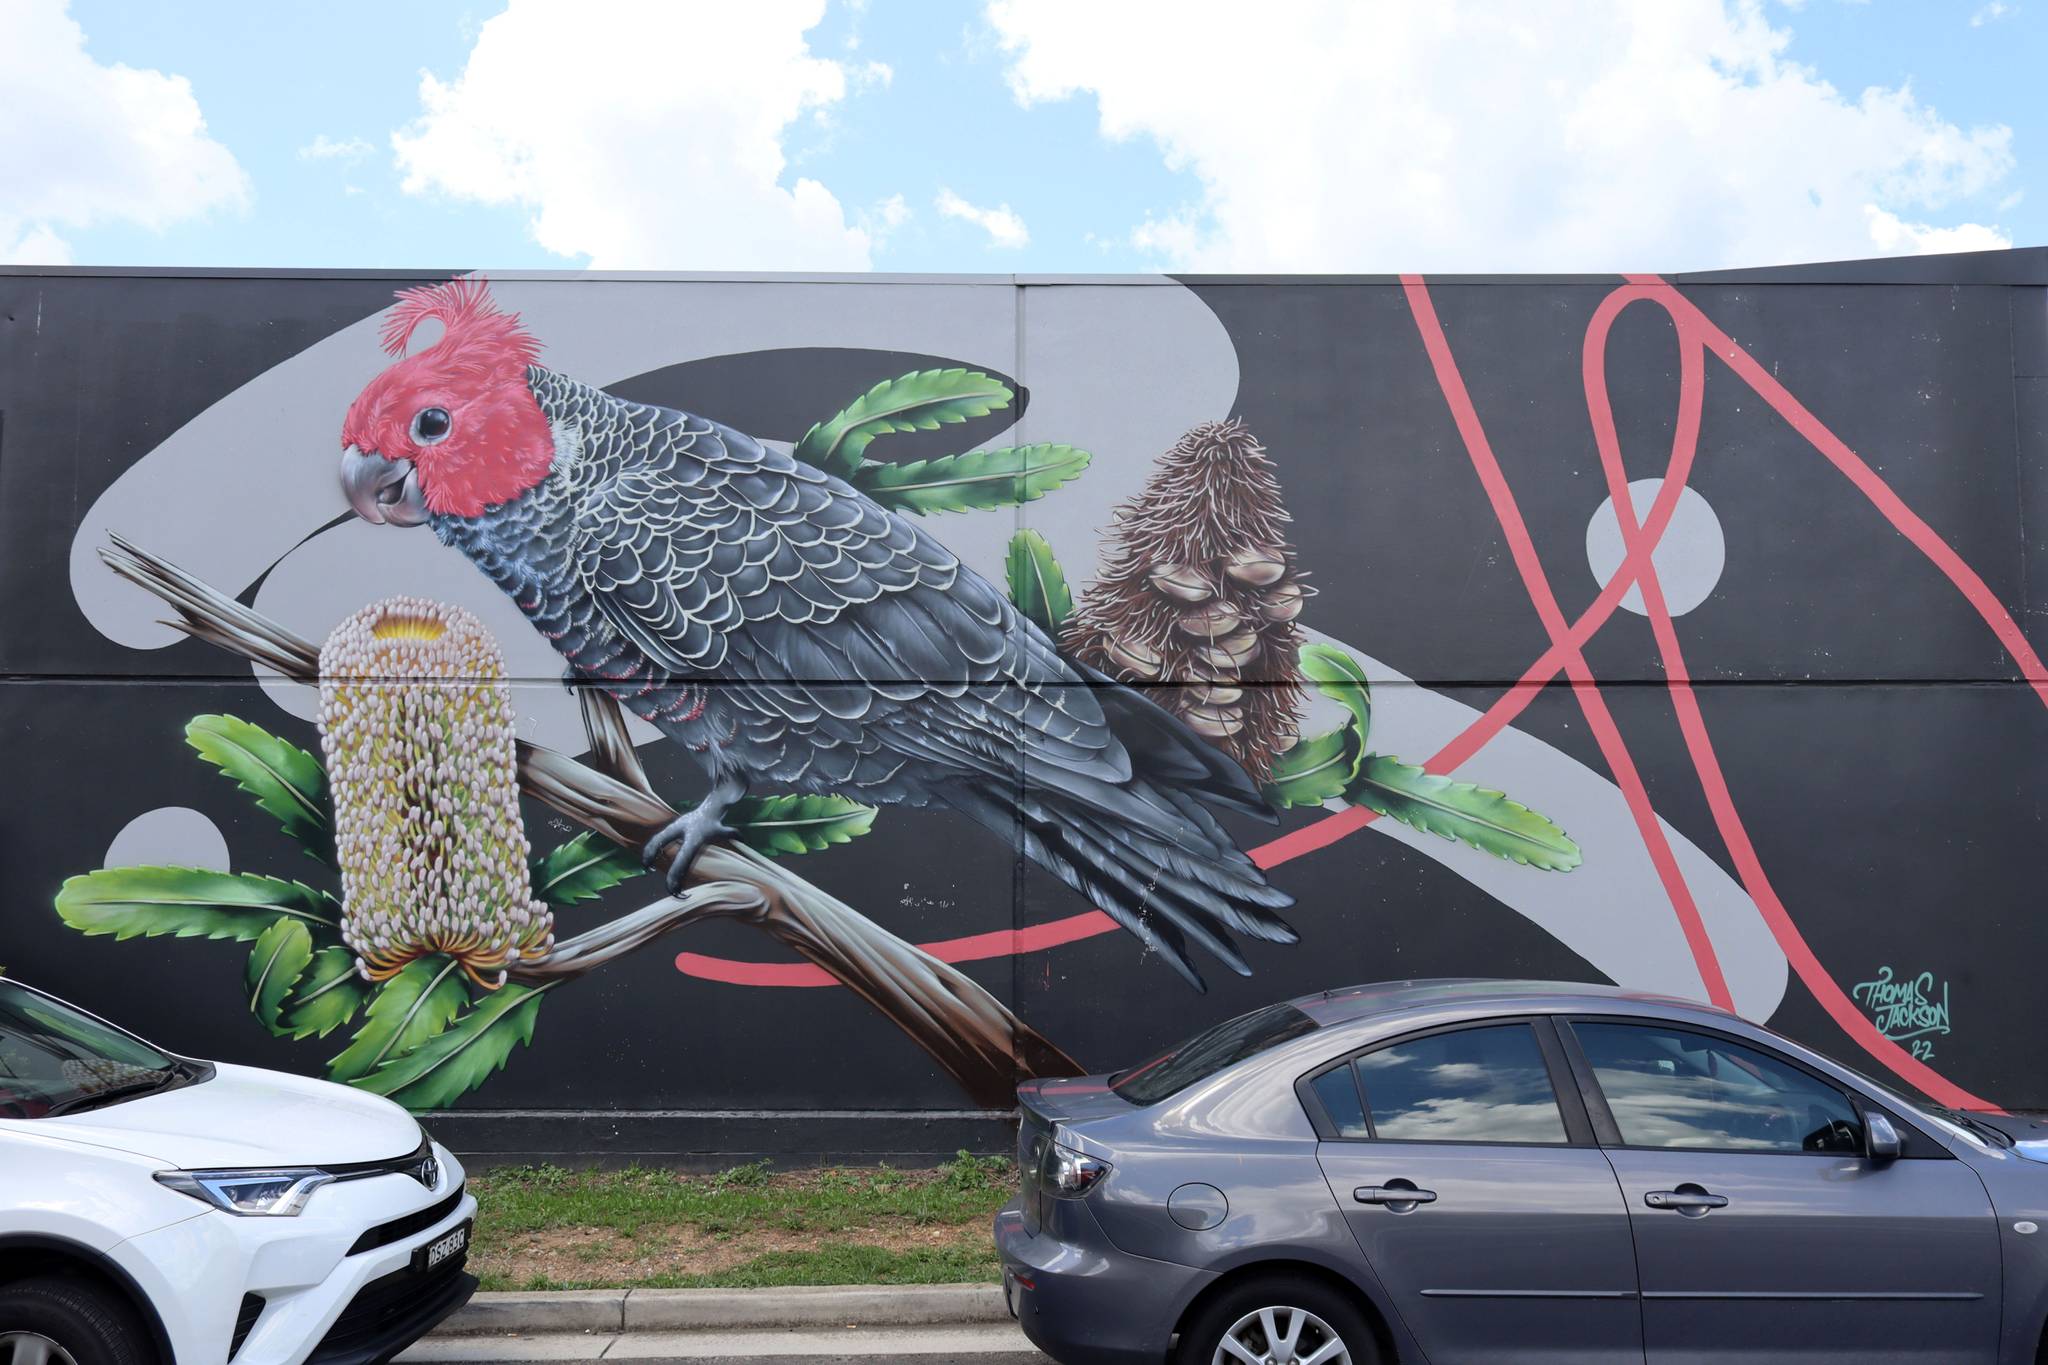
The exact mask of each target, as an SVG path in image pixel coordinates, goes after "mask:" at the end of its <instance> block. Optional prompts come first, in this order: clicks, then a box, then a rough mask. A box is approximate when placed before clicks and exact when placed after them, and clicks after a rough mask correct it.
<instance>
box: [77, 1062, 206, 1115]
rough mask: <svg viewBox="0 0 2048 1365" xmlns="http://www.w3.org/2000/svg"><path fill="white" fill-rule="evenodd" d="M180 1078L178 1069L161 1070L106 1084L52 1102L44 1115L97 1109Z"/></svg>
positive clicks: (166, 1084) (143, 1093)
mask: <svg viewBox="0 0 2048 1365" xmlns="http://www.w3.org/2000/svg"><path fill="white" fill-rule="evenodd" d="M182 1079H184V1077H183V1074H182V1073H180V1072H178V1071H163V1072H159V1073H158V1074H156V1075H154V1076H148V1077H138V1078H136V1079H135V1080H132V1081H123V1082H122V1083H121V1084H119V1085H113V1086H108V1087H107V1088H106V1089H105V1090H95V1091H93V1092H92V1093H91V1094H90V1095H80V1096H78V1097H77V1098H75V1099H68V1100H64V1101H62V1102H61V1103H58V1104H53V1105H51V1106H50V1108H49V1111H48V1113H47V1114H46V1115H45V1117H47V1118H56V1117H58V1116H59V1115H61V1114H76V1113H78V1112H80V1111H81V1110H86V1109H97V1108H99V1107H100V1106H101V1105H103V1104H112V1103H113V1102H114V1101H115V1100H120V1099H127V1098H128V1097H129V1096H131V1095H146V1094H149V1093H150V1092H151V1091H155V1090H162V1089H163V1088H164V1087H165V1086H168V1085H174V1084H176V1083H177V1082H178V1081H180V1080H182Z"/></svg>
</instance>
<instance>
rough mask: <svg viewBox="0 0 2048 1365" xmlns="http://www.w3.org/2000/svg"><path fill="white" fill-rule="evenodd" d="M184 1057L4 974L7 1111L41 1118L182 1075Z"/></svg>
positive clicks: (1, 1065) (0, 984) (3, 1099)
mask: <svg viewBox="0 0 2048 1365" xmlns="http://www.w3.org/2000/svg"><path fill="white" fill-rule="evenodd" d="M176 1066H177V1064H176V1062H175V1061H173V1060H172V1059H171V1058H169V1057H166V1056H165V1055H164V1054H163V1053H161V1052H158V1051H157V1050H156V1049H155V1048H153V1047H150V1046H148V1045H147V1044H145V1043H143V1042H141V1041H140V1040H139V1039H135V1038H131V1037H129V1036H128V1035H127V1034H125V1033H121V1032H119V1031H118V1030H115V1029H111V1028H109V1027H107V1026H106V1025H105V1024H102V1023H101V1022H100V1021H99V1020H97V1019H94V1018H92V1017H91V1016H90V1015H86V1014H81V1013H79V1012H78V1011H77V1010H74V1009H71V1008H70V1007H69V1006H66V1005H62V1004H59V1003H58V1002H57V1001H55V1000H52V999H50V998H49V997H47V996H42V995H37V994H36V993H35V992H33V991H30V990H25V989H23V988H22V987H20V986H17V985H15V984H14V983H12V982H8V981H0V1119H33V1118H42V1117H44V1116H45V1115H48V1114H52V1113H57V1112H61V1111H63V1110H65V1109H69V1108H75V1107H78V1106H80V1105H82V1104H84V1103H85V1102H87V1101H90V1100H95V1099H97V1098H99V1097H101V1096H106V1097H113V1096H115V1095H119V1094H124V1093H127V1092H129V1091H140V1090H143V1089H147V1088H154V1087H155V1086H158V1085H161V1084H164V1083H166V1082H168V1081H170V1080H172V1079H174V1078H175V1075H176Z"/></svg>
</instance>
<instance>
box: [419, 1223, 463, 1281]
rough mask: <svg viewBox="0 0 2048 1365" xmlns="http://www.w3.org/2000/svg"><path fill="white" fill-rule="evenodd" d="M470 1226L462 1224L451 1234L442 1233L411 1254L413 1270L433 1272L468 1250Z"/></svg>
mask: <svg viewBox="0 0 2048 1365" xmlns="http://www.w3.org/2000/svg"><path fill="white" fill-rule="evenodd" d="M470 1226H471V1225H470V1224H468V1223H464V1224H463V1225H462V1226H461V1227H459V1228H456V1229H455V1230H454V1231H452V1232H446V1233H443V1234H442V1235H441V1236H439V1237H436V1238H435V1239H434V1240H433V1241H431V1242H429V1243H427V1244H426V1245H425V1246H423V1247H420V1248H419V1249H417V1250H416V1251H414V1252H413V1254H412V1268H413V1269H414V1270H421V1271H425V1270H434V1269H437V1268H439V1267H440V1266H443V1265H446V1264H447V1263H448V1262H449V1261H452V1260H454V1259H455V1258H456V1257H458V1256H460V1255H462V1253H463V1252H465V1251H467V1250H469V1230H470Z"/></svg>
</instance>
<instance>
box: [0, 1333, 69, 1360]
mask: <svg viewBox="0 0 2048 1365" xmlns="http://www.w3.org/2000/svg"><path fill="white" fill-rule="evenodd" d="M0 1365H78V1360H77V1358H76V1357H75V1356H73V1355H72V1354H71V1352H69V1351H67V1350H65V1349H64V1348H63V1347H62V1346H59V1345H58V1344H57V1343H56V1342H54V1341H52V1340H50V1339H49V1338H48V1337H46V1336H44V1335H43V1334H42V1333H41V1332H0Z"/></svg>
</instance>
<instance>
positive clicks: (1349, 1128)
mask: <svg viewBox="0 0 2048 1365" xmlns="http://www.w3.org/2000/svg"><path fill="white" fill-rule="evenodd" d="M1310 1084H1311V1085H1313V1086H1314V1087H1315V1092H1316V1098H1317V1099H1319V1100H1321V1101H1322V1102H1323V1112H1324V1113H1325V1114H1328V1115H1329V1116H1330V1124H1331V1126H1332V1127H1334V1128H1335V1129H1336V1130H1337V1136H1338V1137H1346V1138H1362V1137H1370V1136H1371V1135H1372V1130H1370V1129H1369V1128H1367V1127H1366V1126H1365V1106H1364V1105H1362V1104H1360V1103H1359V1102H1358V1082H1357V1081H1355V1080H1353V1079H1352V1077H1351V1068H1350V1067H1348V1066H1340V1067H1338V1068H1337V1069H1336V1070H1335V1071H1325V1072H1324V1073H1323V1074H1322V1075H1320V1076H1318V1077H1316V1078H1315V1080H1314V1081H1312V1082H1310Z"/></svg>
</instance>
